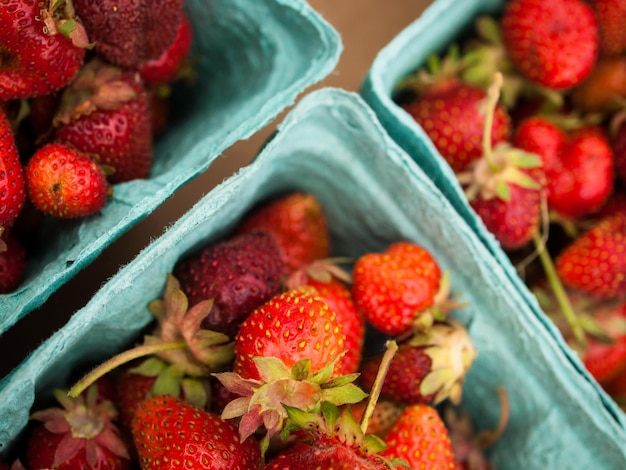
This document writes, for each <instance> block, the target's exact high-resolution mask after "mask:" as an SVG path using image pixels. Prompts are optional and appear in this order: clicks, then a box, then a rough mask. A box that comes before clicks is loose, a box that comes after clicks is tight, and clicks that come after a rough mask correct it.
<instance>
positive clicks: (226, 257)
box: [174, 231, 284, 337]
mask: <svg viewBox="0 0 626 470" xmlns="http://www.w3.org/2000/svg"><path fill="white" fill-rule="evenodd" d="M283 271H284V263H283V261H282V258H281V256H280V251H279V247H278V244H277V243H276V240H275V238H274V237H272V236H271V235H270V234H269V233H267V232H261V231H257V232H249V233H243V234H241V235H238V236H232V237H230V238H227V239H225V240H223V241H221V242H218V243H215V244H213V245H210V246H208V247H206V248H204V249H203V250H201V251H199V252H196V253H194V254H191V255H189V256H187V257H186V258H183V259H181V260H179V262H178V263H177V264H176V266H175V267H174V276H175V277H176V278H177V279H178V280H179V282H180V284H181V289H182V290H183V292H185V294H186V295H187V297H188V299H189V303H190V304H191V305H195V304H196V303H198V302H200V301H202V300H208V299H212V300H213V307H212V308H211V310H210V312H209V314H208V315H207V316H206V318H205V319H204V320H203V321H202V327H203V328H208V329H211V330H214V331H219V332H222V333H224V334H227V335H229V336H231V337H232V336H234V335H235V334H236V333H237V330H238V329H239V325H240V324H241V322H242V321H243V320H244V319H245V318H246V317H247V316H248V314H250V312H252V311H253V310H254V309H255V308H257V307H259V306H261V305H262V304H264V303H265V302H267V301H268V300H270V299H271V298H272V297H273V296H275V295H277V294H278V293H279V292H281V291H282V282H281V281H282V274H283Z"/></svg>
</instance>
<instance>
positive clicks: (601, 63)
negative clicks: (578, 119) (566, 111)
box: [571, 56, 626, 113]
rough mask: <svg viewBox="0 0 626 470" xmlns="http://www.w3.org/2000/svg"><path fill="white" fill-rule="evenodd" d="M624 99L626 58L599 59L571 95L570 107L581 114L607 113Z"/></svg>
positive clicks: (617, 107) (625, 92) (617, 106)
mask: <svg viewBox="0 0 626 470" xmlns="http://www.w3.org/2000/svg"><path fill="white" fill-rule="evenodd" d="M625 97H626V56H615V57H601V58H599V59H598V60H597V62H596V64H595V65H594V67H593V69H592V70H591V72H590V73H589V75H588V76H587V77H586V78H585V79H584V80H583V81H582V82H581V83H580V84H579V85H577V86H576V87H575V88H574V89H573V90H572V93H571V101H572V106H573V107H574V108H575V109H577V110H580V111H582V112H589V113H593V112H603V113H608V112H612V111H615V110H616V109H619V107H620V101H623V99H624V98H625Z"/></svg>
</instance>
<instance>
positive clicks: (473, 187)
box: [457, 73, 545, 251]
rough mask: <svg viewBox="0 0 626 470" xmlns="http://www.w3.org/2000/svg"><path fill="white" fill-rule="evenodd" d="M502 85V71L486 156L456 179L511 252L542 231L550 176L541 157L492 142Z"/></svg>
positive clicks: (492, 102) (492, 98) (490, 108)
mask: <svg viewBox="0 0 626 470" xmlns="http://www.w3.org/2000/svg"><path fill="white" fill-rule="evenodd" d="M501 86H502V75H501V74H499V73H498V74H496V76H495V78H494V83H493V84H492V86H491V87H490V89H489V95H488V96H489V99H488V101H487V103H486V105H487V110H486V113H485V114H486V115H485V125H484V132H485V135H484V138H483V143H484V147H483V155H482V157H480V158H479V159H478V160H476V161H474V162H473V164H472V165H470V167H469V168H468V170H467V171H466V172H461V173H457V179H458V181H459V183H460V184H461V185H463V187H464V189H465V194H466V196H467V199H468V201H469V203H470V205H471V207H472V208H473V209H474V211H475V212H476V214H477V215H478V216H479V217H480V219H481V220H482V222H483V223H484V224H485V227H486V228H487V230H488V231H489V232H491V233H492V234H493V235H494V236H495V238H496V239H497V240H498V242H500V244H501V245H502V248H503V249H504V250H508V251H510V250H516V249H519V248H522V247H523V246H525V245H526V244H527V243H528V242H529V241H530V240H531V239H532V238H533V237H534V236H535V235H536V234H537V233H538V231H539V222H540V218H541V200H542V197H543V191H544V176H545V175H544V172H543V169H542V164H541V159H540V158H539V157H538V156H537V155H535V154H532V153H529V152H526V151H523V150H521V149H518V148H515V147H514V146H512V145H511V144H509V143H508V142H500V143H499V144H498V145H497V146H496V147H495V148H492V147H491V145H489V142H490V141H491V138H490V137H489V132H490V131H491V127H492V126H490V125H489V123H490V122H491V120H492V117H493V113H494V110H495V106H496V104H497V102H498V99H499V96H500V88H501Z"/></svg>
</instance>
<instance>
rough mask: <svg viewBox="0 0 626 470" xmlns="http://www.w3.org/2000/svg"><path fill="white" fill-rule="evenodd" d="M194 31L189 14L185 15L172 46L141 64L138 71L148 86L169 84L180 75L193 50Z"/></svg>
mask: <svg viewBox="0 0 626 470" xmlns="http://www.w3.org/2000/svg"><path fill="white" fill-rule="evenodd" d="M192 35H193V30H192V28H191V23H190V22H189V18H188V17H187V14H183V17H182V18H181V21H180V24H179V25H178V29H177V30H176V37H175V38H174V41H173V42H172V44H170V45H169V46H168V47H167V49H165V50H164V51H163V52H162V53H161V55H160V56H159V57H157V58H155V59H152V60H149V61H147V62H144V63H142V64H140V65H139V66H138V67H137V71H138V72H139V75H141V78H142V80H143V82H144V83H145V84H146V85H150V86H154V85H159V84H163V83H169V82H171V81H172V80H174V78H175V77H176V75H177V74H178V72H179V71H180V70H181V67H182V66H183V63H184V61H185V59H186V57H187V55H188V54H189V50H190V49H191V40H192Z"/></svg>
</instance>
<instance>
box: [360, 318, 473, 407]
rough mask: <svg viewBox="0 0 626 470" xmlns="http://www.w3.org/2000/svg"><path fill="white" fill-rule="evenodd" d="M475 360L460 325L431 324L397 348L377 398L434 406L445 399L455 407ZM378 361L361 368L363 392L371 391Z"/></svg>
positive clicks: (469, 342) (451, 323)
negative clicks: (365, 390) (364, 389)
mask: <svg viewBox="0 0 626 470" xmlns="http://www.w3.org/2000/svg"><path fill="white" fill-rule="evenodd" d="M475 357H476V349H475V347H474V345H473V343H472V340H471V338H470V337H469V334H468V333H467V330H466V329H465V327H463V325H461V324H459V323H458V322H455V321H453V320H447V322H446V323H435V324H434V325H433V326H432V327H431V329H430V330H429V331H427V332H424V333H417V334H415V335H414V336H413V337H412V338H411V339H410V340H408V341H407V342H405V343H402V344H400V345H399V347H398V351H397V352H396V354H395V356H394V358H393V360H392V361H391V365H390V366H389V371H388V373H387V377H386V379H385V382H384V384H383V388H382V390H381V397H383V398H387V399H389V400H395V401H398V402H400V403H404V404H415V403H429V404H437V403H440V402H441V401H443V400H445V399H450V401H452V402H453V403H459V402H460V400H461V396H462V392H463V390H462V387H463V381H464V379H465V375H466V373H467V371H468V370H469V368H470V367H471V365H472V363H473V361H474V358H475ZM381 359H382V356H375V357H373V358H369V359H367V360H366V362H365V363H364V364H363V367H362V369H361V380H362V381H363V384H364V385H365V388H366V389H369V388H371V387H372V385H373V383H374V379H375V378H376V373H377V371H378V368H379V366H380V361H381ZM443 370H445V371H446V372H445V373H442V371H443ZM407 371H410V373H407Z"/></svg>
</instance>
